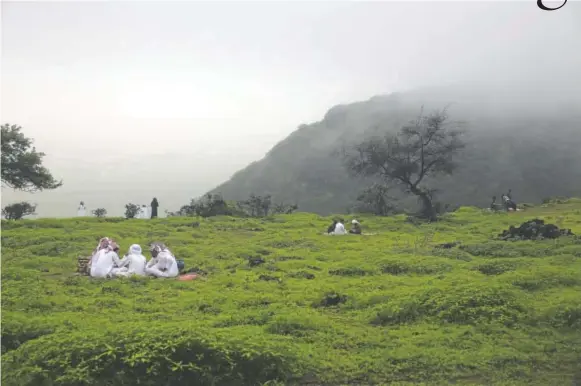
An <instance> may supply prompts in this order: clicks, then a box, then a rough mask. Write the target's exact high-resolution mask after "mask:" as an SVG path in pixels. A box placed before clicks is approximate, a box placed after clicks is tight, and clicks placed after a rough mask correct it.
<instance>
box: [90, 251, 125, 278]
mask: <svg viewBox="0 0 581 386" xmlns="http://www.w3.org/2000/svg"><path fill="white" fill-rule="evenodd" d="M120 263H121V261H120V260H119V256H117V253H116V252H113V251H110V250H108V249H101V250H100V251H98V252H97V253H96V254H95V255H94V256H93V258H92V259H91V273H90V274H91V277H108V276H109V275H110V274H111V271H112V270H113V268H114V267H115V265H119V264H120Z"/></svg>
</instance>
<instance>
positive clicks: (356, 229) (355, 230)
mask: <svg viewBox="0 0 581 386" xmlns="http://www.w3.org/2000/svg"><path fill="white" fill-rule="evenodd" d="M349 233H351V234H353V235H360V234H361V225H360V224H359V221H357V220H352V221H351V229H349Z"/></svg>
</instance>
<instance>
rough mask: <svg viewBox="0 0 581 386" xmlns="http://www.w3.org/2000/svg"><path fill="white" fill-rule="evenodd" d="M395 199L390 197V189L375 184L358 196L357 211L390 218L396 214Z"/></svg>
mask: <svg viewBox="0 0 581 386" xmlns="http://www.w3.org/2000/svg"><path fill="white" fill-rule="evenodd" d="M394 200H395V199H394V198H392V197H390V196H389V187H388V186H386V185H383V184H373V185H371V186H370V187H368V188H367V189H365V190H364V191H363V192H361V194H359V196H357V204H356V205H355V208H354V209H355V211H357V212H360V213H373V214H374V215H376V216H388V215H390V214H392V213H394V212H395V209H396V207H395V205H394V204H393V203H392V202H393V201H394Z"/></svg>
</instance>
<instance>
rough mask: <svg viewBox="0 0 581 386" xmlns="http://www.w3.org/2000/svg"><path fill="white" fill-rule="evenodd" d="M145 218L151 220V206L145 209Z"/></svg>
mask: <svg viewBox="0 0 581 386" xmlns="http://www.w3.org/2000/svg"><path fill="white" fill-rule="evenodd" d="M145 218H151V206H148V207H147V208H145Z"/></svg>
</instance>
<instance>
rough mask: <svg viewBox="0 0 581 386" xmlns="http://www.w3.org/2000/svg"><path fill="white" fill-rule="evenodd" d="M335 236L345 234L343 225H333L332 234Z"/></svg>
mask: <svg viewBox="0 0 581 386" xmlns="http://www.w3.org/2000/svg"><path fill="white" fill-rule="evenodd" d="M333 233H334V234H336V235H345V234H347V231H346V230H345V225H343V224H341V223H340V222H338V223H337V225H335V232H333Z"/></svg>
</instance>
